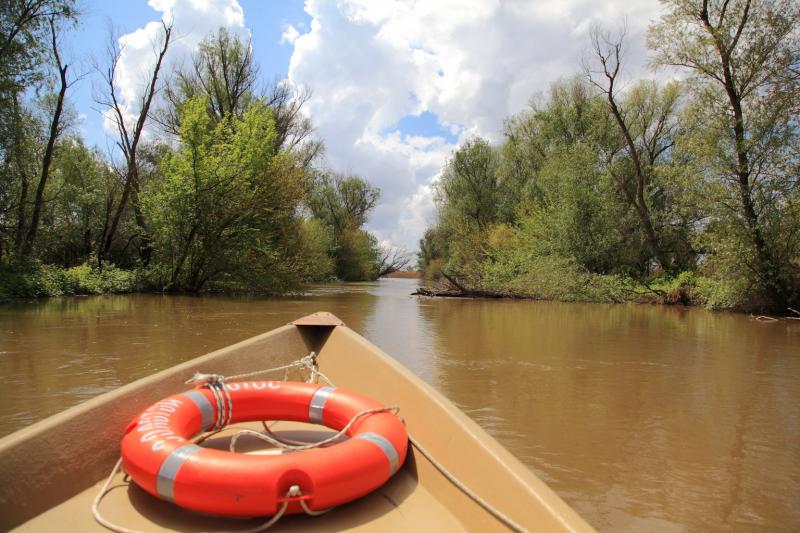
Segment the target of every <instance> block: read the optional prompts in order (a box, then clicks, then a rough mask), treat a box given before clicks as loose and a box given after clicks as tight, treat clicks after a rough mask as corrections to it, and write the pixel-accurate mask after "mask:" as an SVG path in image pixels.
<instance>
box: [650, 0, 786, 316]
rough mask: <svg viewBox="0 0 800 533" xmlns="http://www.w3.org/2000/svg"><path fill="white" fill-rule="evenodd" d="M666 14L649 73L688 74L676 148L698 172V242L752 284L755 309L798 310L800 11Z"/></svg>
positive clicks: (672, 6) (773, 4)
mask: <svg viewBox="0 0 800 533" xmlns="http://www.w3.org/2000/svg"><path fill="white" fill-rule="evenodd" d="M666 5H667V7H668V10H667V12H666V13H665V14H664V15H663V17H662V18H661V20H660V21H659V22H658V23H657V24H655V25H654V26H653V27H652V28H651V32H650V35H649V43H650V46H651V47H652V48H653V49H654V50H655V51H656V53H657V56H656V62H657V63H658V64H660V65H670V66H676V67H679V68H683V69H685V70H687V71H688V72H689V73H690V75H691V78H690V82H691V83H690V87H691V90H692V94H693V96H694V99H693V105H692V106H690V111H689V113H688V115H687V125H688V126H690V127H691V129H690V131H689V132H688V133H687V135H686V136H685V137H684V139H683V142H682V145H681V149H682V150H684V151H685V152H686V153H687V154H688V155H689V156H690V157H691V158H692V160H693V162H694V166H695V168H696V169H697V171H696V177H697V180H699V182H700V183H699V184H698V188H699V190H698V195H699V196H698V197H699V198H705V199H707V200H708V202H707V206H708V209H709V212H708V215H709V217H710V218H709V221H708V224H707V225H706V227H705V230H706V231H705V234H706V237H707V238H705V239H702V242H703V243H704V245H705V248H706V250H707V252H708V254H709V256H710V257H709V258H710V260H711V264H714V263H717V266H719V261H720V260H721V261H722V262H723V263H727V264H728V266H727V267H725V268H724V269H722V270H725V271H727V272H728V273H730V272H733V271H736V270H738V271H739V272H740V273H741V274H744V275H746V276H747V277H750V278H752V279H754V281H755V284H754V286H752V289H753V290H754V292H755V293H761V295H762V296H761V298H763V300H762V304H763V306H764V307H771V308H774V309H778V310H785V309H786V307H787V306H797V305H798V301H800V274H799V273H798V263H797V258H798V256H800V237H798V235H799V234H800V219H799V218H798V212H797V211H798V208H797V205H798V188H797V170H798V168H797V161H798V154H800V150H798V148H799V146H798V139H800V137H799V136H798V121H797V117H798V111H800V74H799V70H798V64H799V63H800V42H799V41H798V36H799V35H800V5H798V4H797V2H794V1H792V0H763V1H757V2H753V1H750V0H737V1H727V0H726V1H724V2H720V1H708V0H703V1H698V0H671V1H669V2H666ZM734 243H735V244H734ZM732 250H733V252H732ZM737 265H738V267H739V268H736V267H737ZM751 299H752V297H751Z"/></svg>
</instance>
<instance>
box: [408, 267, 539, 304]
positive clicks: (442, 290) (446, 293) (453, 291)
mask: <svg viewBox="0 0 800 533" xmlns="http://www.w3.org/2000/svg"><path fill="white" fill-rule="evenodd" d="M442 276H443V277H444V279H446V280H447V282H448V284H449V286H440V287H418V288H417V290H416V291H414V292H412V293H411V295H412V296H440V297H449V298H525V296H522V295H519V294H515V293H513V292H511V291H492V290H485V289H470V288H467V287H466V286H464V285H463V284H462V283H461V282H459V281H458V280H457V279H456V278H455V277H454V276H451V275H449V274H447V273H446V272H444V271H442Z"/></svg>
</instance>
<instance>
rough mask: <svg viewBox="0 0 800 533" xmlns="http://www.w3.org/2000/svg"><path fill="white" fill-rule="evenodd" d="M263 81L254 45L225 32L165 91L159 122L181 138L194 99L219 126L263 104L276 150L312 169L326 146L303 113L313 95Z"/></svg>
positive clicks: (206, 42) (210, 39)
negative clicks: (186, 108)
mask: <svg viewBox="0 0 800 533" xmlns="http://www.w3.org/2000/svg"><path fill="white" fill-rule="evenodd" d="M259 76H260V67H259V65H258V63H257V62H256V61H255V59H254V57H253V44H252V42H251V40H250V39H249V38H248V39H245V38H242V37H240V36H238V35H236V34H234V33H231V32H229V31H228V30H227V29H225V28H224V27H221V28H219V30H218V31H216V32H215V33H211V34H209V35H207V36H206V37H205V38H204V39H203V40H202V41H201V42H200V44H199V45H198V47H197V50H196V51H195V52H194V53H193V54H192V58H191V64H190V66H188V67H184V68H181V69H179V70H178V71H177V72H176V74H175V80H174V83H172V84H171V85H169V86H168V87H166V90H165V91H164V95H165V97H166V98H165V99H166V105H165V106H163V107H162V108H161V109H160V110H159V113H158V114H157V120H158V121H159V122H160V124H161V125H162V127H163V129H164V130H165V131H166V132H167V133H170V134H173V135H179V134H180V121H181V109H182V107H183V104H184V102H186V101H187V100H188V99H190V98H193V97H196V96H203V97H205V98H206V102H207V105H208V108H207V112H208V115H209V117H211V119H212V121H213V122H217V121H220V120H223V119H225V118H226V117H229V116H232V117H235V118H238V119H240V118H241V117H242V116H243V115H244V113H245V112H246V111H247V110H248V109H249V108H250V106H252V105H253V104H255V103H256V102H261V103H264V104H266V105H267V106H268V107H269V109H270V110H271V111H272V114H273V120H274V122H275V136H274V137H273V139H272V142H273V143H274V144H275V148H276V149H281V150H284V151H293V152H297V153H296V154H295V155H296V156H297V158H298V159H299V160H300V161H301V162H302V163H303V166H304V167H305V166H308V165H309V164H310V163H311V161H312V160H313V159H314V158H315V157H316V156H317V155H318V154H319V153H320V150H321V145H320V144H319V143H317V142H313V141H312V140H311V138H310V137H311V134H312V132H313V128H312V126H311V121H310V120H309V118H308V117H307V116H306V115H305V114H304V113H302V112H301V109H302V108H303V106H304V105H305V103H306V102H307V101H308V99H309V98H310V97H311V93H310V92H309V91H307V90H301V91H295V90H294V88H293V87H291V86H290V85H289V84H288V83H287V82H285V81H275V82H272V83H270V84H267V85H264V84H263V83H261V82H260V80H259ZM301 147H302V148H303V149H302V150H301V149H300V148H301Z"/></svg>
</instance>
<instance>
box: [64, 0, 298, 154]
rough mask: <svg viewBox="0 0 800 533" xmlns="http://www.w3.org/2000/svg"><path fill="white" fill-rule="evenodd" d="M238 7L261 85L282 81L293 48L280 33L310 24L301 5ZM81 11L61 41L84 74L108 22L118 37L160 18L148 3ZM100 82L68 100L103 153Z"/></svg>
mask: <svg viewBox="0 0 800 533" xmlns="http://www.w3.org/2000/svg"><path fill="white" fill-rule="evenodd" d="M239 4H240V5H241V6H242V9H243V10H244V13H245V24H246V25H247V27H248V28H250V30H251V32H252V39H253V51H254V55H255V58H256V60H257V61H258V63H259V65H260V66H261V73H262V76H263V78H264V79H265V81H268V80H272V79H273V78H276V77H277V78H281V79H283V78H285V77H286V74H287V71H288V68H289V58H290V57H291V55H292V46H291V45H290V44H289V43H281V34H282V33H283V31H284V28H285V26H286V25H287V24H291V25H293V26H295V27H298V28H302V27H305V26H307V25H308V24H309V23H310V22H311V18H310V17H309V16H308V14H306V13H305V11H303V2H302V0H281V1H259V0H241V1H240V2H239ZM80 8H81V12H82V16H81V17H80V23H79V25H78V27H77V28H76V29H75V30H74V31H70V32H69V34H67V35H66V36H65V37H64V44H65V46H66V47H67V49H68V50H69V51H70V55H71V56H72V60H73V61H75V62H76V63H77V62H79V61H80V62H82V63H84V62H85V64H84V65H82V66H81V68H82V69H83V70H84V71H86V70H91V63H90V62H91V58H92V57H94V58H96V59H97V60H100V61H102V60H103V59H105V48H106V43H107V42H108V36H109V28H108V27H109V23H111V24H112V25H113V26H114V28H115V29H116V31H117V32H118V33H119V34H125V33H128V32H131V31H134V30H136V29H138V28H141V27H143V26H144V25H145V24H147V23H148V22H151V21H153V20H159V19H160V18H161V13H159V12H157V11H156V10H155V9H153V8H152V7H151V6H149V5H148V3H147V1H146V0H124V1H113V0H81V3H80ZM98 82H99V80H98V79H97V76H96V75H95V74H94V73H93V72H90V73H89V76H87V77H86V78H85V79H82V80H80V81H79V82H78V83H77V84H76V85H75V88H74V92H73V93H72V95H71V99H72V103H73V105H74V106H75V108H76V110H77V111H78V112H79V113H81V114H82V115H85V119H84V120H83V123H82V125H81V131H82V134H83V136H84V138H85V139H86V140H87V142H88V143H89V144H93V145H96V146H98V147H100V148H101V149H105V147H106V146H107V144H108V141H107V139H106V137H107V135H108V133H109V132H107V131H106V130H105V129H104V128H103V118H102V116H101V115H100V114H99V113H98V112H97V111H95V109H94V108H96V107H97V104H95V103H94V101H93V99H92V91H93V84H94V85H96V84H97V83H98Z"/></svg>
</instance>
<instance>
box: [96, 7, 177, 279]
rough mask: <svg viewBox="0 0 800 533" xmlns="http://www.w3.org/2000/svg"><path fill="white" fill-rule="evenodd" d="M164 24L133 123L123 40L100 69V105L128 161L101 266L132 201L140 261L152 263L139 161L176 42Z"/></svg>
mask: <svg viewBox="0 0 800 533" xmlns="http://www.w3.org/2000/svg"><path fill="white" fill-rule="evenodd" d="M161 24H162V27H161V31H160V33H159V35H158V37H157V40H156V42H154V43H153V52H154V54H155V61H154V63H153V66H152V67H151V68H150V71H149V73H148V74H147V75H146V76H145V79H143V80H142V81H143V87H144V89H143V91H142V94H141V95H139V98H138V99H137V101H135V102H128V104H130V105H131V106H132V111H133V115H134V116H135V117H136V119H135V121H134V122H133V123H131V122H130V120H129V119H128V118H127V116H128V115H129V111H130V110H129V109H128V108H127V106H126V103H124V102H122V101H120V89H119V80H118V73H117V66H118V64H119V61H120V58H121V57H122V50H123V48H124V44H122V45H120V43H119V40H117V39H115V38H114V36H113V35H111V36H110V42H109V46H108V49H107V56H108V57H107V60H108V62H107V63H106V65H104V67H98V70H99V71H100V73H101V75H102V77H103V82H104V84H105V91H106V92H105V93H104V94H102V95H98V96H97V98H96V101H97V103H98V104H100V105H101V106H103V107H104V108H106V110H107V111H106V117H107V118H108V119H109V120H110V121H111V123H112V124H113V125H114V127H115V128H116V130H117V143H116V144H117V148H118V149H119V151H120V152H121V153H122V156H123V157H124V159H125V166H124V170H123V171H122V173H121V174H122V192H121V194H120V197H119V199H118V200H117V202H116V207H115V208H114V209H113V210H112V209H109V210H108V216H107V217H106V221H105V223H104V225H103V231H102V235H101V238H100V247H99V249H98V252H97V258H98V262H99V264H101V265H102V262H103V260H104V259H106V258H107V257H108V254H109V252H110V251H111V247H112V245H113V244H114V238H115V237H116V235H117V229H118V228H119V224H120V221H121V220H122V215H123V213H125V210H126V209H127V207H128V202H129V201H130V202H131V204H133V211H134V218H135V220H136V225H137V226H138V227H139V231H140V235H139V238H140V245H139V255H140V258H141V260H142V263H143V264H144V265H145V266H147V264H148V263H149V262H150V255H151V253H152V248H151V242H150V240H151V236H150V229H149V228H148V225H147V220H146V219H145V216H144V214H143V211H142V208H141V204H140V202H139V193H140V191H141V183H140V180H139V160H138V157H139V150H140V147H141V143H142V136H143V134H144V129H145V126H146V125H147V120H148V118H150V106H151V105H152V104H153V98H154V97H155V95H156V93H157V92H158V90H159V87H160V86H159V81H158V79H159V75H160V74H161V67H162V66H163V64H164V57H165V56H166V55H167V50H168V49H169V45H170V42H171V39H172V25H171V24H167V23H165V22H162V23H161Z"/></svg>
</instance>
